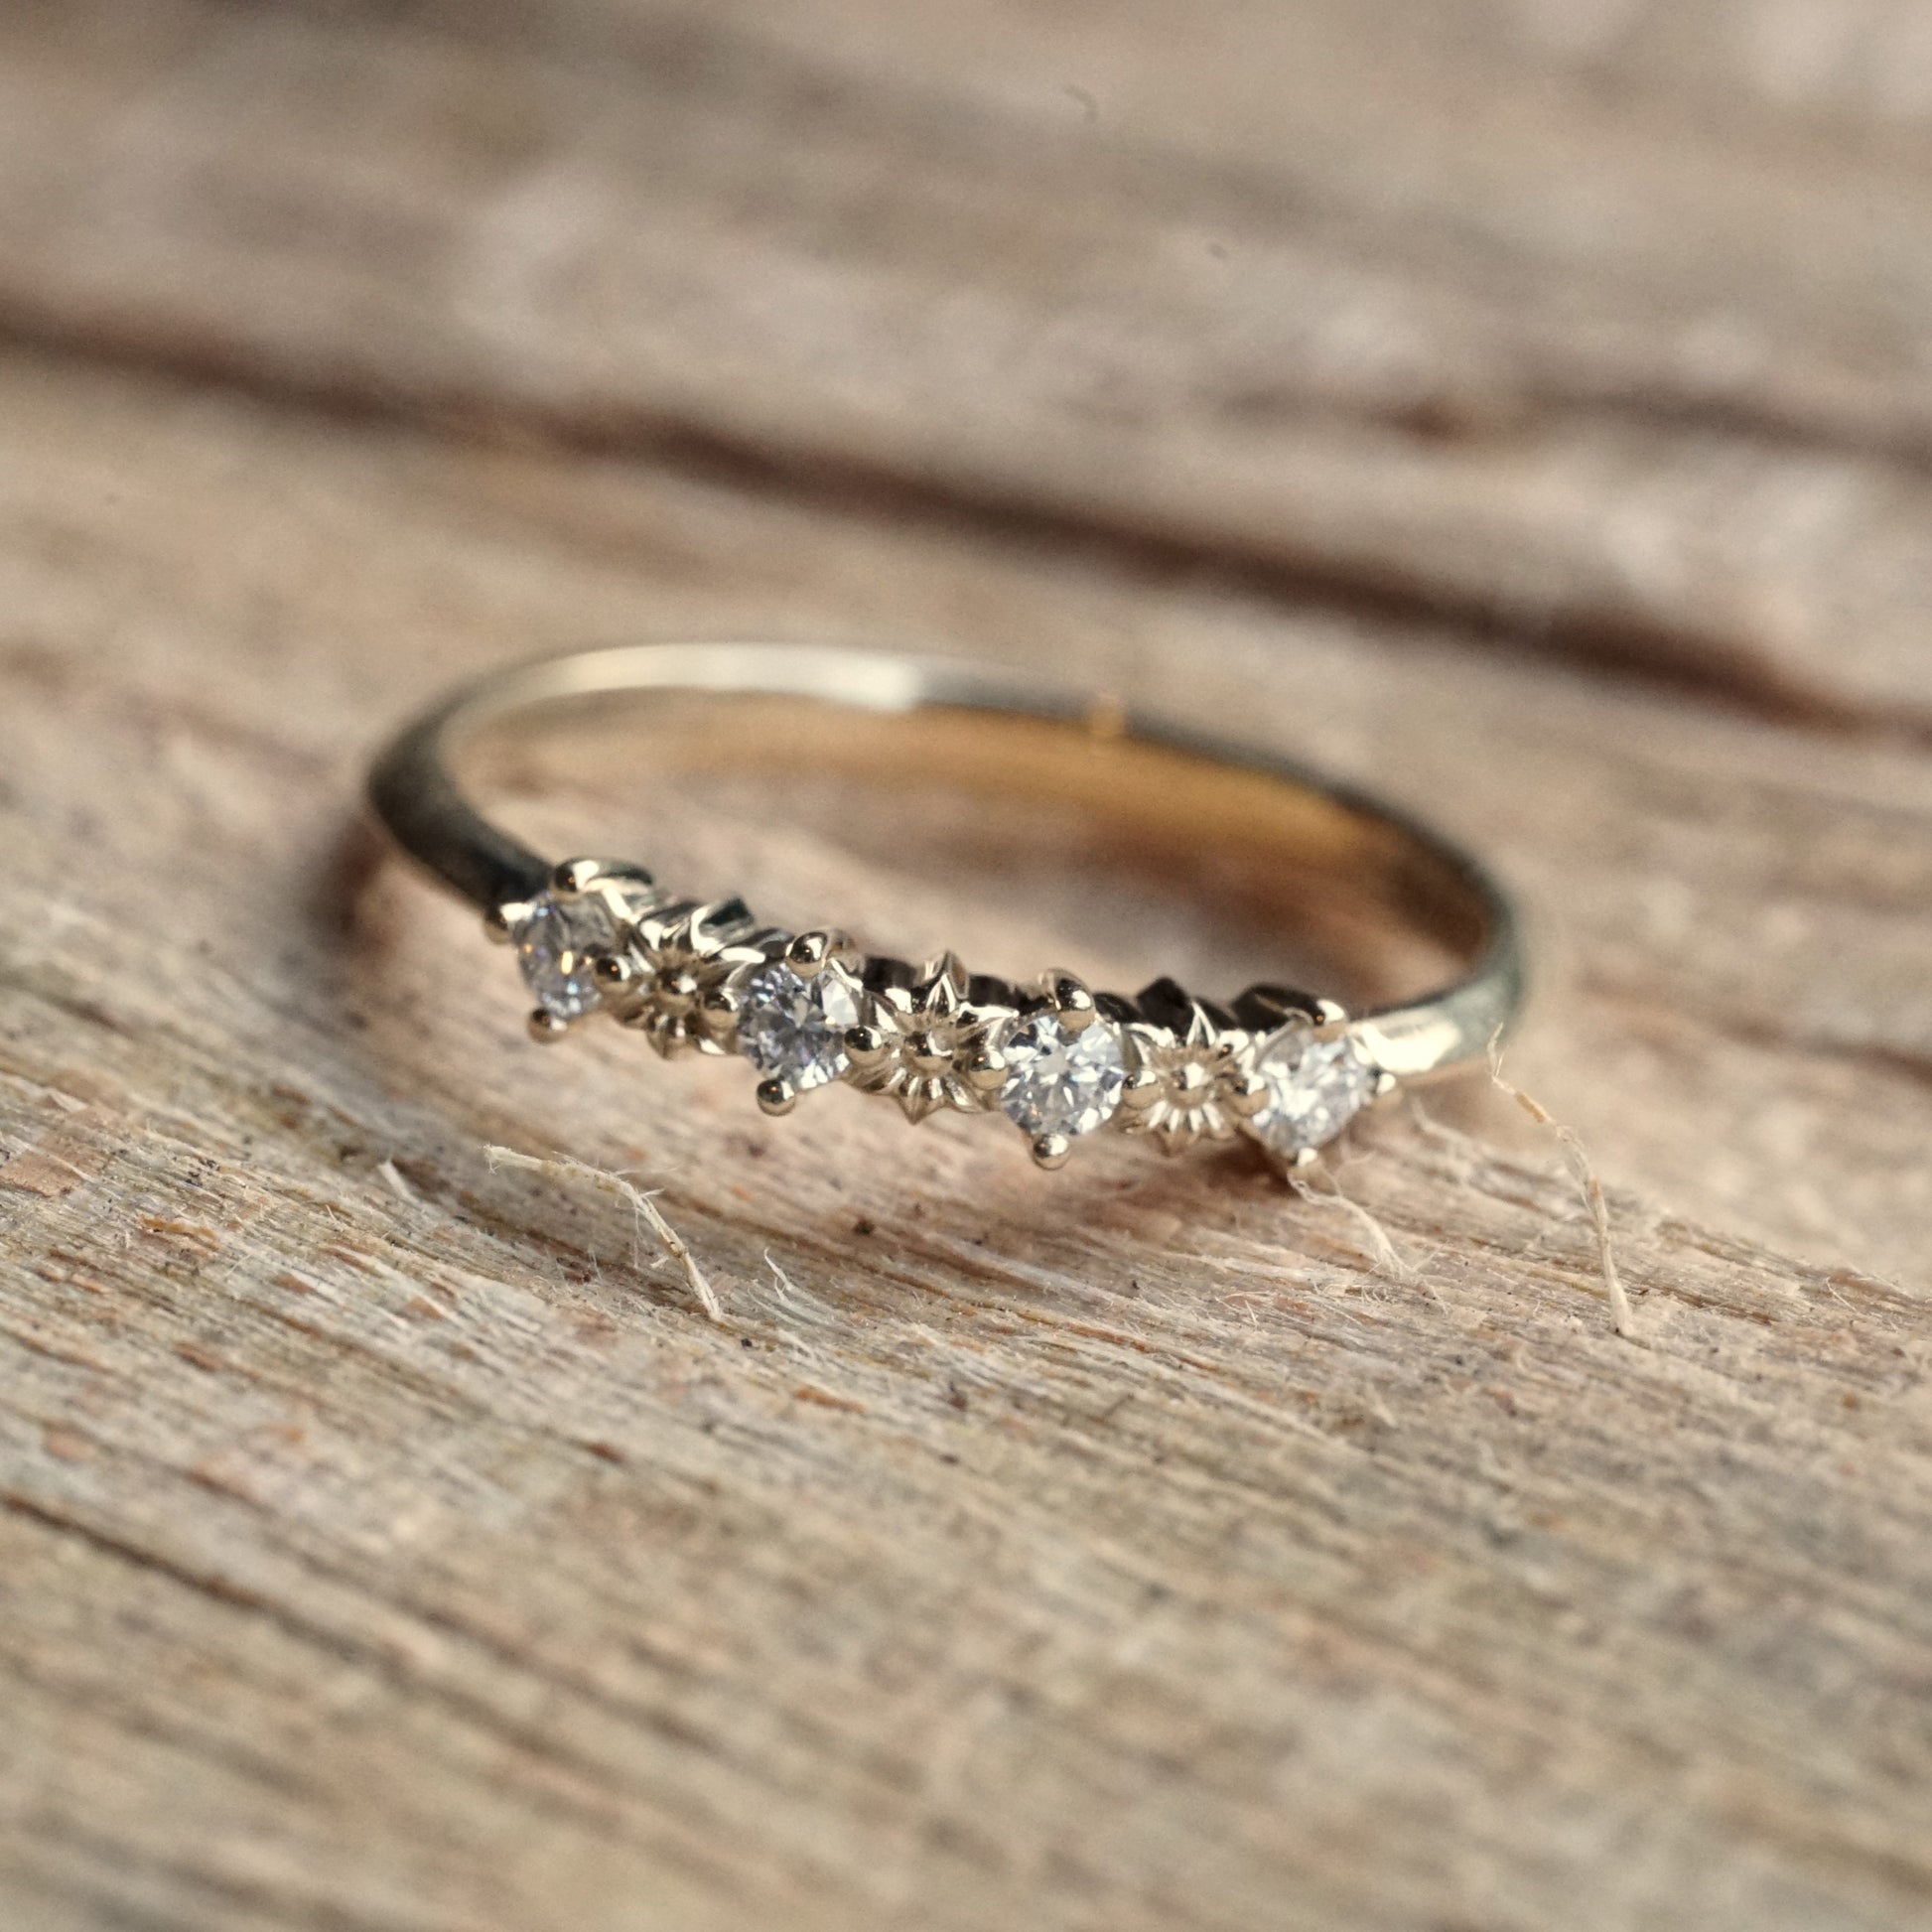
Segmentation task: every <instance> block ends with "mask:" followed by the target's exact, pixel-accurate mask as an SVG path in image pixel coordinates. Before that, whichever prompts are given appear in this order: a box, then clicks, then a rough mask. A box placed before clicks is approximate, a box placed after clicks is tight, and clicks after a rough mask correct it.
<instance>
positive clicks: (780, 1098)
mask: <svg viewBox="0 0 1932 1932" xmlns="http://www.w3.org/2000/svg"><path fill="white" fill-rule="evenodd" d="M797 1105H798V1089H797V1088H796V1087H794V1086H793V1085H792V1084H791V1082H790V1081H789V1080H760V1081H759V1106H760V1107H761V1108H762V1109H763V1110H764V1111H765V1112H766V1113H767V1114H771V1115H774V1116H775V1115H778V1114H788V1113H790V1112H791V1110H792V1109H793V1108H794V1107H795V1106H797Z"/></svg>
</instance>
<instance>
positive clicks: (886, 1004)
mask: <svg viewBox="0 0 1932 1932" xmlns="http://www.w3.org/2000/svg"><path fill="white" fill-rule="evenodd" d="M970 989H971V982H970V981H969V980H968V978H967V974H966V968H965V967H964V966H963V965H962V964H961V963H960V960H959V957H958V955H957V954H956V953H950V952H947V953H941V954H940V955H939V957H938V958H937V959H934V960H929V961H928V962H927V963H926V964H925V966H923V967H922V968H921V969H920V971H919V975H918V977H917V979H916V980H914V982H913V983H912V985H910V986H891V987H887V988H885V989H883V990H882V991H880V992H877V993H874V994H872V995H871V996H870V997H869V999H868V1001H867V1013H866V1019H865V1023H864V1024H863V1025H861V1026H857V1027H854V1028H853V1029H852V1030H851V1032H850V1033H848V1034H847V1035H846V1036H845V1045H846V1054H847V1057H848V1058H849V1059H850V1061H851V1071H850V1072H849V1074H848V1075H847V1077H848V1078H849V1079H850V1080H851V1082H852V1084H853V1085H854V1086H856V1087H859V1088H861V1089H863V1090H864V1091H865V1092H867V1093H883V1094H890V1095H891V1096H892V1098H893V1099H895V1100H897V1102H898V1104H899V1106H900V1108H901V1109H902V1110H903V1112H904V1114H905V1118H906V1119H907V1120H910V1121H915V1122H916V1121H921V1120H924V1119H925V1118H926V1116H927V1115H928V1114H933V1113H937V1112H938V1111H939V1110H940V1109H941V1108H944V1107H954V1108H957V1109H958V1110H959V1112H961V1113H968V1114H970V1113H981V1112H984V1111H985V1110H986V1109H987V1108H988V1107H989V1106H991V1105H992V1096H993V1095H994V1094H995V1093H997V1092H998V1091H999V1087H1000V1083H1001V1081H1002V1080H1004V1079H1005V1077H1006V1071H1007V1065H1006V1061H1005V1059H1004V1058H1003V1057H1002V1056H1001V1054H1000V1053H999V1051H998V1049H997V1048H996V1047H995V1046H994V1045H993V1043H992V1041H991V1039H990V1037H989V1035H988V1029H989V1027H990V1025H991V1023H992V1021H993V1020H994V1018H995V1017H996V1016H995V1014H994V1013H993V1012H991V1011H989V1010H987V1009H985V1008H981V1007H976V1006H974V1005H973V1004H972V1000H971V997H970Z"/></svg>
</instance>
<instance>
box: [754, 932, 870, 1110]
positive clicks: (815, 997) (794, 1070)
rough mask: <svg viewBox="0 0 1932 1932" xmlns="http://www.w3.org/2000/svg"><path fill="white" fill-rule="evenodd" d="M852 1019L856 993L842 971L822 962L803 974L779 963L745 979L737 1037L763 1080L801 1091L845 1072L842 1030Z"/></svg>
mask: <svg viewBox="0 0 1932 1932" xmlns="http://www.w3.org/2000/svg"><path fill="white" fill-rule="evenodd" d="M858 1024H859V1001H858V997H857V995H856V994H855V993H854V992H853V990H852V985H851V982H850V981H849V980H848V979H847V977H846V976H845V974H843V973H841V972H840V971H838V969H837V968H836V967H828V968H827V969H826V970H825V971H824V972H821V973H815V974H814V975H813V976H812V977H811V978H810V979H806V978H805V977H804V976H803V975H802V974H799V973H795V972H793V971H792V969H791V968H790V967H789V966H786V965H784V964H782V963H780V964H777V965H772V966H766V967H765V968H764V969H763V970H762V971H760V972H758V973H755V974H753V976H752V977H751V979H750V980H749V981H747V982H746V986H745V1001H744V1005H743V1007H742V1008H741V1010H740V1012H739V1018H738V1038H739V1044H740V1045H741V1046H743V1047H744V1049H745V1057H746V1058H747V1059H748V1060H750V1061H751V1062H752V1064H753V1065H754V1066H755V1067H757V1068H758V1070H759V1072H760V1073H762V1074H764V1075H765V1077H766V1078H767V1079H773V1080H785V1081H788V1082H789V1083H790V1084H791V1085H792V1086H794V1087H796V1088H797V1089H798V1091H799V1092H800V1093H805V1092H808V1091H809V1090H810V1089H811V1088H813V1087H822V1086H824V1085H825V1084H826V1083H827V1082H828V1081H832V1080H836V1079H837V1078H838V1077H839V1075H840V1074H842V1073H843V1072H844V1071H845V1069H846V1055H845V1034H846V1029H847V1028H848V1027H856V1026H857V1025H858Z"/></svg>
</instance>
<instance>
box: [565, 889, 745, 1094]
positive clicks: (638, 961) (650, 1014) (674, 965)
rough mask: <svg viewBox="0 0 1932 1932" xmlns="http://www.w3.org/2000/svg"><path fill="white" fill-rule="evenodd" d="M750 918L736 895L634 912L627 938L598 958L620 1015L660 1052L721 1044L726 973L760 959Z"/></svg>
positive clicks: (726, 1033)
mask: <svg viewBox="0 0 1932 1932" xmlns="http://www.w3.org/2000/svg"><path fill="white" fill-rule="evenodd" d="M753 924H754V921H753V919H752V915H751V913H750V912H749V911H748V910H747V909H746V907H745V905H744V903H743V902H742V901H741V900H738V899H722V900H714V901H712V902H711V903H710V904H706V905H690V904H685V905H673V906H667V907H665V908H663V909H662V910H660V911H657V912H653V913H649V914H647V915H646V916H645V917H643V918H640V919H638V920H637V921H636V922H635V923H634V924H633V925H632V927H631V928H630V943H629V944H628V946H626V947H624V948H623V949H621V950H620V951H617V952H614V953H612V954H610V955H608V956H607V957H606V958H605V959H604V960H602V961H600V962H599V974H600V977H601V978H602V980H603V982H604V985H605V988H606V993H607V997H608V998H609V1000H610V1002H611V1004H612V1005H613V1006H614V1007H615V1009H616V1011H617V1014H618V1017H619V1019H620V1020H621V1021H622V1022H623V1024H624V1025H625V1026H626V1027H634V1028H636V1029H637V1031H638V1032H640V1033H641V1034H642V1035H644V1037H645V1038H646V1039H648V1040H649V1041H650V1043H651V1044H652V1045H653V1046H654V1047H656V1049H657V1050H658V1052H660V1053H661V1054H663V1055H664V1057H665V1058H666V1059H671V1058H674V1057H676V1056H677V1055H678V1054H680V1053H691V1052H700V1053H723V1052H726V1051H728V1050H729V1046H728V1043H727V1042H728V1040H729V1038H730V1035H731V1029H732V1017H731V1013H730V1011H729V1007H728V1004H727V1002H726V999H725V990H726V987H727V985H728V983H729V982H730V981H731V979H732V977H733V975H735V974H737V973H739V972H740V971H742V970H743V969H744V968H745V967H747V966H757V965H761V964H762V963H763V962H764V959H765V954H764V952H763V951H762V950H761V949H760V948H759V946H757V945H755V944H753V943H751V933H752V928H753Z"/></svg>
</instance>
